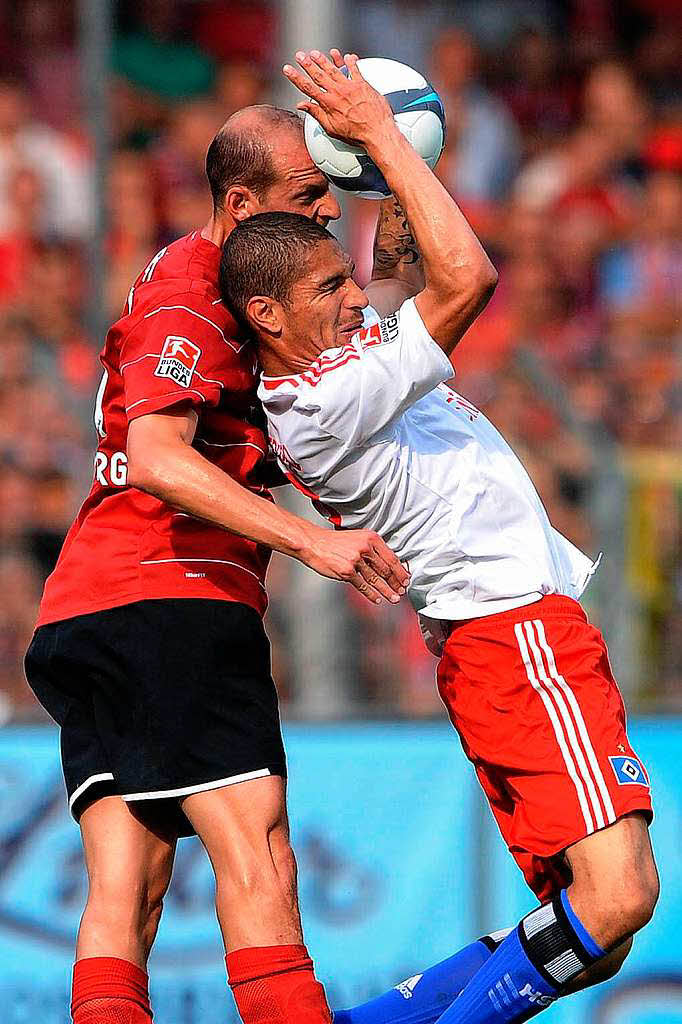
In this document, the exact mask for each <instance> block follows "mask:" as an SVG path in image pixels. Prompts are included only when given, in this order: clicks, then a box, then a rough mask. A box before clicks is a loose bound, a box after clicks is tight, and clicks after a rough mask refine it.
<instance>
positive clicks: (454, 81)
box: [431, 28, 520, 206]
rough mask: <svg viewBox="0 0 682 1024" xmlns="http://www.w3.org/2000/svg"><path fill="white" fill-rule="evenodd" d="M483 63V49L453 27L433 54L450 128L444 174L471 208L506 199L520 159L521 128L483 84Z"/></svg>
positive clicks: (436, 80)
mask: <svg viewBox="0 0 682 1024" xmlns="http://www.w3.org/2000/svg"><path fill="white" fill-rule="evenodd" d="M478 64H479V52H478V48H477V46H476V44H475V42H474V40H473V38H472V36H470V35H469V34H468V33H467V32H465V31H464V30H463V29H457V28H452V29H448V30H446V31H445V32H442V33H441V34H440V36H439V37H438V39H437V40H436V43H435V45H434V48H433V53H432V55H431V77H432V79H433V83H434V85H435V86H436V88H437V89H438V90H439V91H440V94H441V96H442V98H443V102H444V104H445V112H446V118H447V124H448V139H447V148H446V152H445V154H444V155H443V157H442V160H443V161H444V162H443V165H442V168H441V169H440V171H439V174H440V176H441V178H442V180H443V182H444V183H445V184H446V185H447V187H448V188H449V189H450V190H451V191H452V193H453V195H454V196H456V198H457V199H458V201H461V202H463V203H464V204H465V206H466V204H467V202H474V203H476V202H478V203H489V202H492V201H495V200H498V199H501V198H502V197H504V196H505V194H506V192H507V190H508V188H509V185H510V183H511V180H512V178H513V176H514V173H515V172H516V169H517V166H518V162H519V155H520V140H519V133H518V129H517V127H516V124H515V123H514V120H513V118H512V117H511V115H510V113H509V111H508V110H507V108H506V107H505V105H504V103H503V102H502V100H500V99H499V98H498V97H496V96H494V95H493V94H492V93H490V92H489V91H488V90H487V89H486V88H485V87H484V86H483V85H482V84H481V82H480V81H479V80H478Z"/></svg>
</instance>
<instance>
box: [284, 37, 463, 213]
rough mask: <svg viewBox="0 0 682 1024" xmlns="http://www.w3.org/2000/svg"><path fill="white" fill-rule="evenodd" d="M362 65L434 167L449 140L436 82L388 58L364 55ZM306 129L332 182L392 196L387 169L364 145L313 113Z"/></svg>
mask: <svg viewBox="0 0 682 1024" xmlns="http://www.w3.org/2000/svg"><path fill="white" fill-rule="evenodd" d="M358 68H359V69H360V72H361V74H362V76H363V77H364V78H366V79H367V81H368V82H369V84H370V85H372V86H373V87H374V88H375V89H376V90H377V92H380V93H382V95H384V96H385V97H386V99H387V100H388V102H389V103H390V105H391V110H392V111H393V114H394V116H395V121H396V124H397V125H398V128H399V129H400V131H401V132H402V133H403V135H404V136H405V138H406V139H407V140H408V142H409V143H411V145H412V146H413V147H414V148H415V149H416V150H417V152H418V153H419V155H420V156H421V157H423V159H424V160H425V161H426V163H427V164H428V165H429V167H430V168H431V169H433V168H434V167H435V166H436V164H437V163H438V159H439V157H440V155H441V153H442V152H443V146H444V144H445V111H444V110H443V104H442V102H441V98H440V96H439V95H438V93H437V92H436V91H435V89H434V88H433V86H431V85H429V83H428V82H427V81H426V79H425V78H424V76H423V75H420V74H419V72H418V71H415V70H414V69H413V68H411V67H408V66H407V64H400V63H399V62H398V61H397V60H389V59H388V58H386V57H365V58H363V59H362V60H359V61H358ZM304 128H305V142H306V146H307V147H308V152H309V153H310V156H311V157H312V159H313V162H314V163H315V164H316V165H317V167H319V168H320V170H321V171H322V173H323V174H324V175H325V176H326V177H327V178H329V180H330V181H331V182H332V183H333V184H334V185H336V186H337V187H338V188H340V189H343V190H344V192H351V193H352V194H353V195H356V196H360V197H362V198H363V199H385V198H386V197H387V196H390V194H391V192H390V189H389V187H388V185H387V184H386V181H385V180H384V176H383V174H382V173H381V171H380V170H379V168H378V167H377V166H376V164H375V163H373V161H372V160H370V158H369V157H368V156H367V153H366V152H365V150H364V149H362V148H361V147H359V146H349V145H348V143H346V142H341V141H340V140H339V139H334V138H332V137H331V135H327V133H326V131H325V130H324V128H323V127H322V125H321V124H319V123H318V122H317V121H316V120H315V118H314V117H312V115H311V114H306V116H305V124H304Z"/></svg>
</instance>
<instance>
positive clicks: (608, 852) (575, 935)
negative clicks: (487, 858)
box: [440, 814, 658, 1024]
mask: <svg viewBox="0 0 682 1024" xmlns="http://www.w3.org/2000/svg"><path fill="white" fill-rule="evenodd" d="M566 859H567V861H568V864H569V865H570V868H571V872H572V874H573V882H572V884H571V885H570V886H569V887H568V889H563V890H562V891H561V893H560V894H559V895H558V896H556V897H555V898H554V899H553V900H552V902H551V903H547V904H545V905H544V906H541V907H539V908H538V909H537V910H533V911H531V913H530V914H527V915H526V917H524V918H523V919H522V921H521V922H520V923H519V925H518V927H517V928H515V929H514V930H513V931H512V932H511V933H510V934H509V935H508V937H507V938H506V939H505V940H504V941H503V942H502V944H501V945H500V947H499V948H498V949H497V950H496V952H495V953H494V954H493V955H492V956H491V957H490V960H488V962H487V963H486V964H485V965H484V966H483V967H481V969H480V970H479V971H478V973H477V974H476V975H475V976H474V977H473V978H472V980H471V982H470V983H469V985H467V987H466V988H465V989H464V991H463V992H462V993H461V995H460V996H459V997H458V998H457V999H456V1000H455V1002H454V1003H453V1004H452V1006H451V1007H450V1008H449V1009H448V1010H446V1012H445V1013H444V1014H443V1016H442V1017H441V1018H440V1021H441V1022H442V1024H464V1022H467V1024H500V1022H505V1024H511V1022H513V1021H518V1020H529V1019H530V1018H531V1017H534V1016H536V1014H538V1013H540V1012H541V1011H542V1010H544V1009H546V1008H547V1007H548V1006H551V1004H552V1003H553V1002H554V1001H555V1000H556V999H558V998H559V997H560V996H562V995H566V994H567V993H569V992H572V991H575V990H576V989H578V988H584V987H585V986H586V985H591V984H595V983H596V982H598V981H604V980H606V979H607V978H609V977H612V976H613V975H614V974H615V973H617V971H618V970H619V969H620V966H621V965H622V963H623V961H624V959H625V957H626V956H627V954H628V952H629V949H630V945H631V943H630V941H629V940H630V937H631V936H632V935H633V934H634V933H635V932H636V931H638V930H639V929H640V928H642V927H643V926H644V925H645V924H646V923H647V922H648V921H649V919H650V918H651V915H652V914H653V910H654V907H655V905H656V900H657V898H658V875H657V872H656V866H655V863H654V859H653V854H652V851H651V845H650V842H649V836H648V829H647V824H646V821H645V818H644V816H643V815H641V814H632V815H626V816H625V817H624V818H621V819H620V820H619V821H617V822H615V823H614V824H613V825H611V826H610V827H609V828H606V829H603V830H601V831H600V832H597V833H594V834H592V835H590V836H589V837H587V838H586V839H583V840H581V841H580V842H578V843H576V844H575V845H574V846H573V847H571V848H570V849H569V850H568V851H567V854H566Z"/></svg>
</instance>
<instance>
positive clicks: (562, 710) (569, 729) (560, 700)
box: [523, 621, 606, 828]
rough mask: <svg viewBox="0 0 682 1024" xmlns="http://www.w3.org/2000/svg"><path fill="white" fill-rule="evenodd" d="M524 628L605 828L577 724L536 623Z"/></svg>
mask: <svg viewBox="0 0 682 1024" xmlns="http://www.w3.org/2000/svg"><path fill="white" fill-rule="evenodd" d="M523 626H524V629H525V630H526V636H527V637H528V643H529V644H530V648H531V650H532V652H533V658H534V659H535V665H536V668H537V673H538V678H539V679H540V682H541V684H542V685H543V686H544V688H545V689H546V690H547V691H548V692H549V693H550V694H551V695H552V697H553V698H554V702H555V704H556V706H557V708H558V710H559V714H560V715H561V717H562V719H563V721H564V726H565V728H566V738H567V740H568V743H569V745H570V747H571V753H572V754H573V757H574V758H575V762H576V764H577V767H578V771H579V772H580V776H581V778H582V780H583V782H584V783H585V788H586V789H587V794H588V796H589V798H590V803H591V804H592V813H593V815H594V820H595V822H596V825H597V828H603V827H604V825H605V824H606V822H605V821H604V812H603V810H602V806H601V804H600V803H599V797H598V796H597V789H596V787H595V784H594V779H593V777H592V775H591V774H590V770H589V768H588V766H587V762H586V760H585V755H584V753H583V748H582V747H581V746H580V743H579V742H578V736H577V734H576V729H575V722H574V721H573V719H572V718H571V714H570V712H569V710H568V705H567V704H566V701H565V699H564V695H563V693H562V692H561V691H560V690H559V689H558V688H557V687H556V686H555V685H554V680H553V679H550V677H549V676H548V675H547V671H546V669H545V664H544V662H543V660H542V654H541V653H540V648H539V647H538V645H537V643H536V640H535V633H534V631H533V626H534V623H533V622H531V621H528V622H524V624H523Z"/></svg>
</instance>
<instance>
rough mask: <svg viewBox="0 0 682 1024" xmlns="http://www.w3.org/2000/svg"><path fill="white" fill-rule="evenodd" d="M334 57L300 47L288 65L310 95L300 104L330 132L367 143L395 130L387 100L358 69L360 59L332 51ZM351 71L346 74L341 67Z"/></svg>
mask: <svg viewBox="0 0 682 1024" xmlns="http://www.w3.org/2000/svg"><path fill="white" fill-rule="evenodd" d="M331 53H332V60H330V59H329V57H327V56H325V54H324V53H321V52H320V51H319V50H310V52H309V53H306V52H304V51H303V50H299V51H298V52H297V54H296V62H297V63H298V65H299V67H298V68H296V67H294V66H293V64H285V65H284V67H283V69H282V71H283V73H284V75H285V77H286V78H288V80H289V81H290V82H291V83H292V84H293V85H295V86H296V88H297V89H300V91H301V92H302V93H305V95H306V96H308V97H309V99H307V100H303V101H302V102H301V103H298V104H297V107H298V109H299V110H305V111H306V113H308V114H311V115H312V116H313V117H314V118H315V120H316V121H319V123H320V124H321V125H322V127H323V128H324V130H325V131H326V132H328V133H329V134H330V135H335V136H337V137H338V138H340V139H343V140H344V141H345V142H350V143H354V144H356V145H360V146H364V145H366V144H367V142H368V141H370V140H371V139H372V138H374V137H376V135H377V133H378V132H381V131H382V130H386V129H388V130H390V131H392V130H395V131H397V130H398V129H397V128H396V127H395V121H394V120H393V113H392V111H391V108H390V106H389V103H388V101H387V100H386V99H385V98H384V97H383V96H382V95H381V93H378V92H377V91H376V89H373V88H372V86H371V85H370V84H369V82H367V81H365V79H364V78H363V77H362V75H361V73H360V71H359V70H358V58H357V55H356V54H354V53H347V54H346V55H345V57H344V58H343V60H342V59H341V53H340V51H339V50H332V51H331ZM344 65H345V67H346V68H347V70H348V76H346V75H345V74H344V73H343V71H342V67H343V66H344Z"/></svg>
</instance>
